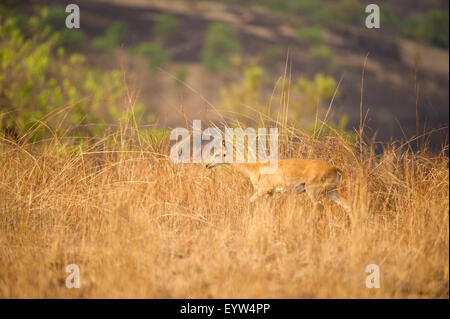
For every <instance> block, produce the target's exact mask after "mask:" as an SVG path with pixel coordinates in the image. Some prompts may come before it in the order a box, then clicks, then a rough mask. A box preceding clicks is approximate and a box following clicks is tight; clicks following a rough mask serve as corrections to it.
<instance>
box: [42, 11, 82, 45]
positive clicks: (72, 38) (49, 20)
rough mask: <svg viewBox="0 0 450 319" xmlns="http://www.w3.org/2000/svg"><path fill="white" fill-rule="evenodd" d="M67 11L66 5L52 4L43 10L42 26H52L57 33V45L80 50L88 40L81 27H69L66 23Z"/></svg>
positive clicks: (54, 32) (52, 29)
mask: <svg viewBox="0 0 450 319" xmlns="http://www.w3.org/2000/svg"><path fill="white" fill-rule="evenodd" d="M66 16H67V13H66V12H65V9H64V7H61V6H52V7H49V8H44V9H42V10H41V18H42V19H41V27H42V28H46V27H47V28H48V27H50V29H51V32H52V33H53V34H57V38H56V44H57V46H60V47H64V48H66V49H68V50H71V51H77V50H80V49H81V48H82V47H83V45H84V43H85V40H86V36H85V34H84V32H83V31H82V30H81V29H67V28H66V25H65V21H66Z"/></svg>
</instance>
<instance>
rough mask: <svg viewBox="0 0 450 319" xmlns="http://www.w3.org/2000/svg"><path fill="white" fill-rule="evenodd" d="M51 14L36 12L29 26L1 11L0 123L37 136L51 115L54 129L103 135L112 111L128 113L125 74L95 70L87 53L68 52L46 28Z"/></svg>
mask: <svg viewBox="0 0 450 319" xmlns="http://www.w3.org/2000/svg"><path fill="white" fill-rule="evenodd" d="M45 16H46V14H45V12H41V15H40V16H32V17H30V18H29V19H28V21H27V23H26V24H25V25H24V26H23V29H22V26H20V25H19V23H18V21H17V20H16V19H15V18H14V17H12V16H10V15H8V16H4V15H3V14H2V15H1V16H0V60H1V64H0V128H3V129H9V130H13V131H15V132H17V133H19V132H22V133H23V132H25V131H27V130H29V132H32V133H31V134H30V137H36V136H39V135H42V133H43V129H42V127H43V126H44V125H42V123H41V122H40V120H41V119H43V118H44V117H45V118H46V119H47V120H48V121H46V124H45V126H47V127H48V128H49V129H50V130H51V131H53V133H54V134H57V133H58V132H57V131H58V128H62V129H63V130H65V129H67V128H74V127H78V128H80V129H81V130H82V131H84V132H85V133H87V134H98V133H100V132H101V131H102V130H103V129H104V128H105V123H106V120H107V116H108V115H115V116H118V115H121V114H122V112H121V111H120V110H121V107H120V105H121V98H122V96H123V85H122V79H121V74H120V72H118V71H113V72H99V71H93V70H92V69H90V68H88V67H87V66H86V65H85V58H84V56H83V55H80V54H67V53H65V49H64V48H62V47H60V46H59V44H58V34H57V33H52V32H51V30H50V28H42V23H43V19H42V17H44V18H45ZM25 31H26V32H25ZM102 106H107V108H104V107H102ZM105 109H106V110H107V112H109V113H107V114H105V113H104V111H105ZM59 110H64V111H65V112H58V111H59ZM62 114H64V116H63V115H62ZM62 122H64V124H65V125H64V126H62V125H61V124H62ZM87 124H89V126H88V125H87ZM92 124H95V125H92ZM38 127H40V129H38Z"/></svg>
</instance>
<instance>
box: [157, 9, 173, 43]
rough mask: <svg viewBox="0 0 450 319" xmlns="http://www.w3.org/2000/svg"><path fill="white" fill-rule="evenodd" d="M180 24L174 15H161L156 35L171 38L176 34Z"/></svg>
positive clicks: (158, 18) (158, 19)
mask: <svg viewBox="0 0 450 319" xmlns="http://www.w3.org/2000/svg"><path fill="white" fill-rule="evenodd" d="M178 24H179V21H178V19H177V17H175V16H174V15H172V14H169V13H163V14H160V15H158V16H157V17H156V22H155V34H156V35H157V36H158V37H161V38H169V37H171V36H172V35H173V34H174V33H175V31H176V29H177V27H178Z"/></svg>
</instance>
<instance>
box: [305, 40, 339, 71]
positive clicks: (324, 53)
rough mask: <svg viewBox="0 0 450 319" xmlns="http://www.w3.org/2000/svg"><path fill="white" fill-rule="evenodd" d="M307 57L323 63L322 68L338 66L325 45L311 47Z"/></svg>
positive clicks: (335, 58)
mask: <svg viewBox="0 0 450 319" xmlns="http://www.w3.org/2000/svg"><path fill="white" fill-rule="evenodd" d="M308 53H309V56H310V57H311V58H313V59H314V60H316V61H318V62H321V63H324V66H327V67H329V68H335V67H336V66H337V64H338V60H337V57H336V56H335V54H334V53H333V50H331V49H330V48H329V47H328V46H327V45H325V44H320V45H315V46H312V47H311V48H310V49H309V51H308Z"/></svg>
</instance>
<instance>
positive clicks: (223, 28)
mask: <svg viewBox="0 0 450 319" xmlns="http://www.w3.org/2000/svg"><path fill="white" fill-rule="evenodd" d="M238 50H239V42H238V41H237V40H236V38H235V36H234V34H233V32H232V31H231V29H230V28H229V27H228V25H226V24H224V23H221V22H216V23H213V24H211V25H210V26H209V28H208V31H207V34H206V41H205V44H204V47H203V51H202V61H203V65H204V66H205V67H206V68H207V69H209V70H223V69H225V68H226V67H227V66H228V63H229V57H230V54H232V53H233V52H236V51H238Z"/></svg>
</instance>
